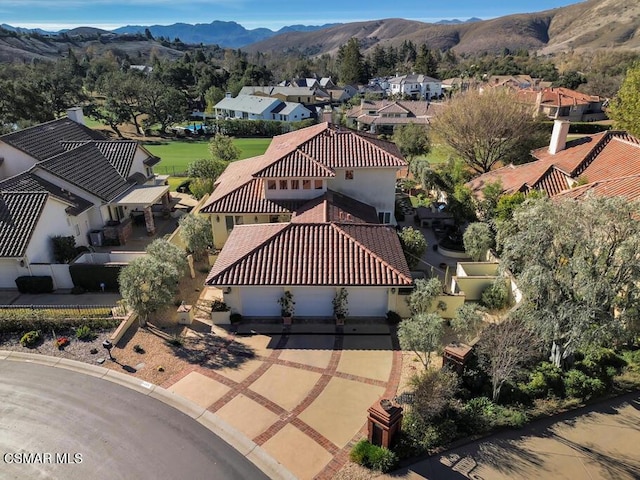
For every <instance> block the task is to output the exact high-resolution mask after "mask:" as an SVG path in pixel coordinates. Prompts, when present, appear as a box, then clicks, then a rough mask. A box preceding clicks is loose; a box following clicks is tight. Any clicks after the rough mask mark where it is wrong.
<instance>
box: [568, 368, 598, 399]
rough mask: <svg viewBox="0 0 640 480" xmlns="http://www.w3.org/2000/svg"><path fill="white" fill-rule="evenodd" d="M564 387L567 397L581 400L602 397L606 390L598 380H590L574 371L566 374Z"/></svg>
mask: <svg viewBox="0 0 640 480" xmlns="http://www.w3.org/2000/svg"><path fill="white" fill-rule="evenodd" d="M564 386H565V390H566V393H567V395H568V396H570V397H574V398H579V399H581V400H587V399H589V398H591V397H596V396H598V395H602V394H603V393H604V392H605V389H606V387H605V384H604V382H603V381H602V380H600V379H599V378H591V377H589V376H588V375H587V374H585V373H584V372H581V371H580V370H575V369H573V370H569V371H568V372H567V374H566V376H565V380H564Z"/></svg>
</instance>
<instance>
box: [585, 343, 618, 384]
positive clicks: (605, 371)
mask: <svg viewBox="0 0 640 480" xmlns="http://www.w3.org/2000/svg"><path fill="white" fill-rule="evenodd" d="M626 365H627V362H626V360H625V359H624V358H622V357H621V356H619V355H617V354H616V352H614V351H613V350H611V349H610V348H596V349H594V350H591V351H589V352H588V353H587V354H586V355H585V356H584V358H583V359H581V360H579V361H577V362H576V363H575V369H576V370H580V371H581V372H584V373H585V374H586V375H587V376H589V377H596V378H598V379H600V380H601V381H602V382H604V383H606V384H610V383H611V381H612V380H613V377H614V376H615V375H617V374H619V373H620V372H621V371H622V369H623V368H624V367H625V366H626Z"/></svg>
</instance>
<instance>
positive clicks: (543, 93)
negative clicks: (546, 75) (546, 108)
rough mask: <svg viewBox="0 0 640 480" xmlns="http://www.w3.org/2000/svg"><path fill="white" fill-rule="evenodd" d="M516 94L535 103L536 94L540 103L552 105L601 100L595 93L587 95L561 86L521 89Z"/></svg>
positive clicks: (536, 99) (559, 105) (579, 103)
mask: <svg viewBox="0 0 640 480" xmlns="http://www.w3.org/2000/svg"><path fill="white" fill-rule="evenodd" d="M517 95H518V97H519V98H520V99H521V100H522V101H524V102H526V103H532V104H533V103H536V102H537V101H538V96H540V103H541V104H542V105H553V106H556V107H568V106H572V105H588V104H590V103H598V102H600V101H601V100H602V99H601V98H600V97H598V96H597V95H588V94H586V93H582V92H578V91H576V90H571V89H569V88H563V87H550V88H545V89H543V90H532V89H528V90H521V91H519V92H518V93H517Z"/></svg>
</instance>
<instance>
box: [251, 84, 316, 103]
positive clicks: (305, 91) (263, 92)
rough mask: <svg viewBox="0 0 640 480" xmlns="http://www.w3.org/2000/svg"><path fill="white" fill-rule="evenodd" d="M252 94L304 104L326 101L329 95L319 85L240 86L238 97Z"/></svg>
mask: <svg viewBox="0 0 640 480" xmlns="http://www.w3.org/2000/svg"><path fill="white" fill-rule="evenodd" d="M243 95H254V96H258V97H270V98H277V99H279V100H282V101H283V102H297V103H302V104H304V105H315V104H316V103H322V102H325V101H327V99H328V97H329V95H328V94H327V93H326V92H325V91H324V90H323V89H322V88H320V86H319V85H316V86H313V87H294V86H287V87H282V86H275V87H271V86H259V85H249V86H245V87H242V89H240V93H238V97H241V96H243Z"/></svg>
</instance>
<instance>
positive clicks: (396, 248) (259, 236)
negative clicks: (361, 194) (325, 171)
mask: <svg viewBox="0 0 640 480" xmlns="http://www.w3.org/2000/svg"><path fill="white" fill-rule="evenodd" d="M411 282H412V280H411V274H410V272H409V268H408V266H407V263H406V260H405V259H404V255H403V254H402V247H401V246H400V241H399V240H398V235H397V234H396V232H395V231H394V230H393V229H391V228H389V227H386V226H384V225H338V224H335V223H324V224H297V223H289V224H264V225H239V226H236V227H235V228H234V229H233V231H232V232H231V235H230V236H229V239H228V241H227V244H226V246H225V248H224V249H223V251H222V252H221V253H220V256H219V257H218V260H217V261H216V263H215V265H214V266H213V268H212V270H211V273H210V274H209V276H208V278H207V281H206V283H207V284H208V285H218V286H229V285H307V286H312V285H338V286H339V285H350V286H409V285H411Z"/></svg>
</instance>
